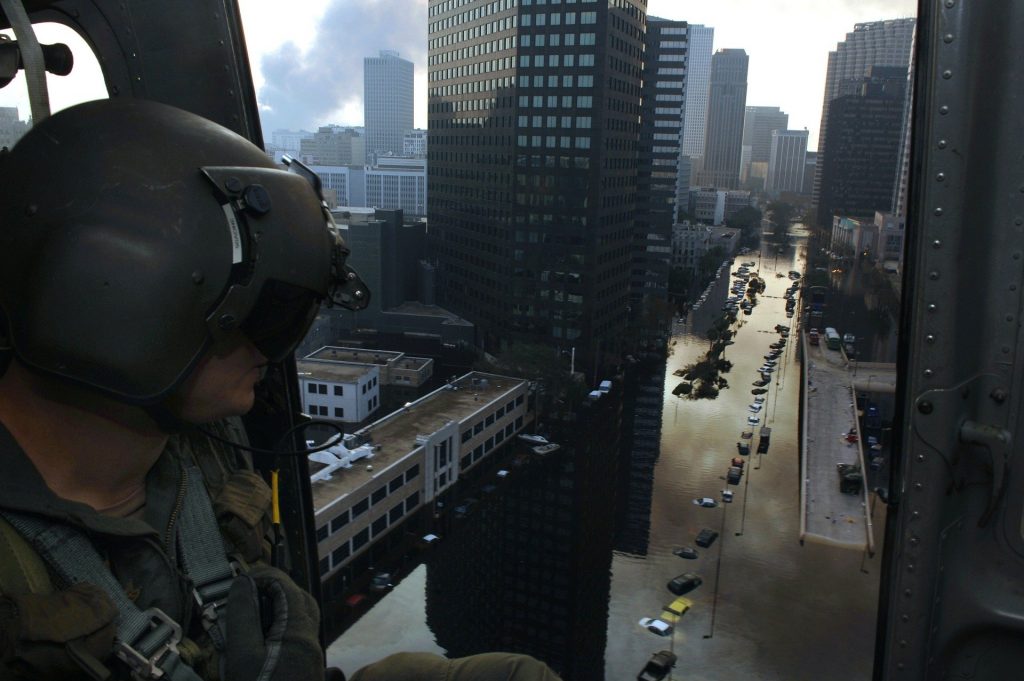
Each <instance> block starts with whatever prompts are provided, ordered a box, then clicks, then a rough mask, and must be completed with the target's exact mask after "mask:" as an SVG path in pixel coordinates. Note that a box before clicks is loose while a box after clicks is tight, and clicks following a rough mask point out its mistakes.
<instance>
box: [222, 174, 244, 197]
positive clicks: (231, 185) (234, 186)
mask: <svg viewBox="0 0 1024 681" xmlns="http://www.w3.org/2000/svg"><path fill="white" fill-rule="evenodd" d="M224 189H227V190H228V191H229V192H231V193H232V194H238V193H239V192H241V191H242V181H241V180H239V179H238V178H237V177H229V178H228V179H226V180H224Z"/></svg>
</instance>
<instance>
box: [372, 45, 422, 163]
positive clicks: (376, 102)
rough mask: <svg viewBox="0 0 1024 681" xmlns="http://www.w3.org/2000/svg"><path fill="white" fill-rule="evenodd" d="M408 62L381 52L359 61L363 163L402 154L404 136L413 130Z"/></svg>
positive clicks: (410, 65)
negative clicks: (364, 133) (360, 72)
mask: <svg viewBox="0 0 1024 681" xmlns="http://www.w3.org/2000/svg"><path fill="white" fill-rule="evenodd" d="M412 74H413V68H412V62H411V61H408V60H406V59H402V58H401V57H399V56H398V53H397V52H393V51H391V50H381V52H380V56H379V57H366V58H365V59H364V60H363V113H364V117H365V126H366V156H367V161H370V160H372V159H376V158H377V157H379V156H384V155H387V154H394V155H396V156H401V155H402V151H403V149H402V145H403V139H404V137H405V133H407V132H409V131H410V130H412V129H413V125H412V113H413V105H412V102H413V80H412Z"/></svg>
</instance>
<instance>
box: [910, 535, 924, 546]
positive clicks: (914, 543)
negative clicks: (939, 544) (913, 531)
mask: <svg viewBox="0 0 1024 681" xmlns="http://www.w3.org/2000/svg"><path fill="white" fill-rule="evenodd" d="M920 543H921V540H920V539H918V538H917V537H911V538H910V545H911V546H917V545H918V544H920Z"/></svg>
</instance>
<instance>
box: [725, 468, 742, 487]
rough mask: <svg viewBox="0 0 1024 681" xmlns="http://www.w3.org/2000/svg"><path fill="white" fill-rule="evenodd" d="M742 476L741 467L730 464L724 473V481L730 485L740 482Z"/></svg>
mask: <svg viewBox="0 0 1024 681" xmlns="http://www.w3.org/2000/svg"><path fill="white" fill-rule="evenodd" d="M742 478H743V469H742V468H739V467H737V466H730V467H729V470H728V471H727V472H726V474H725V481H726V482H727V483H729V484H730V485H738V484H740V480H741V479H742Z"/></svg>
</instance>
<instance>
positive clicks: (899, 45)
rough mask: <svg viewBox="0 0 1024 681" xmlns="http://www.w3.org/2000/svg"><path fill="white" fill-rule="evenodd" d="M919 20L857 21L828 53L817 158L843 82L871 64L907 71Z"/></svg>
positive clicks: (818, 178)
mask: <svg viewBox="0 0 1024 681" xmlns="http://www.w3.org/2000/svg"><path fill="white" fill-rule="evenodd" d="M915 23H916V20H915V19H913V18H908V19H889V20H886V21H869V22H865V23H860V24H856V25H855V26H854V27H853V31H852V32H850V33H847V34H846V40H844V41H843V42H841V43H839V44H838V45H836V49H835V50H834V51H832V52H829V53H828V69H827V71H826V75H825V98H824V101H823V103H822V107H821V128H820V132H819V134H818V159H819V161H820V160H822V159H823V158H824V153H825V151H826V149H827V143H828V138H829V128H828V118H829V111H830V109H831V103H832V101H833V100H834V99H836V98H837V97H839V94H840V89H841V88H842V87H843V83H844V82H847V81H850V80H854V81H859V80H860V79H862V78H863V77H864V76H865V74H866V73H867V70H868V69H869V68H870V67H872V66H898V67H901V68H903V69H904V71H906V70H907V69H909V67H910V54H911V50H912V47H913V42H914V25H915ZM821 172H822V164H821V163H819V164H818V170H817V173H816V174H815V178H814V205H816V206H817V205H818V203H819V198H820V196H819V195H820V192H821ZM830 221H831V218H826V217H823V216H822V215H821V211H820V210H819V223H820V224H831V222H830Z"/></svg>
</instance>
